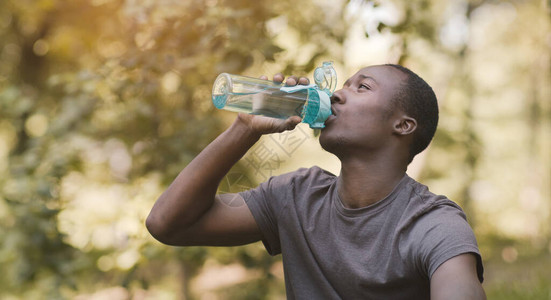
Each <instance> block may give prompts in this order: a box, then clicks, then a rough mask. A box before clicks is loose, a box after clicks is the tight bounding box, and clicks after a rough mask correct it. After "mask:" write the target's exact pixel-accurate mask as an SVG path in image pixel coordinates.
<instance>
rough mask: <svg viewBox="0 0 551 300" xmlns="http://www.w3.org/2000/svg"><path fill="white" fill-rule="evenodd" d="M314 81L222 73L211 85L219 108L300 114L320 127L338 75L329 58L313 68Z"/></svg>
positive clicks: (280, 115)
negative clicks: (290, 82)
mask: <svg viewBox="0 0 551 300" xmlns="http://www.w3.org/2000/svg"><path fill="white" fill-rule="evenodd" d="M314 81H315V82H316V84H311V85H297V86H293V87H287V86H285V85H284V84H281V83H275V82H273V81H269V80H262V79H258V78H252V77H246V76H240V75H233V74H228V73H222V74H220V75H218V77H217V78H216V80H215V82H214V85H213V88H212V102H213V103H214V106H216V107H217V108H219V109H224V110H228V111H234V112H244V113H249V114H256V115H263V116H268V117H272V118H280V119H286V118H288V117H290V116H300V117H302V121H303V122H304V123H308V124H309V125H310V127H312V128H323V127H324V126H325V125H324V124H323V123H324V122H325V120H326V119H327V118H328V117H329V115H331V101H330V98H329V97H331V95H332V93H333V91H334V90H335V87H336V85H337V75H336V72H335V70H334V68H333V64H332V63H330V62H324V63H323V65H322V66H321V67H319V68H317V69H316V70H315V72H314Z"/></svg>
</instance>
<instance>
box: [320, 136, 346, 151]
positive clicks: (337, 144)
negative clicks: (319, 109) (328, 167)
mask: <svg viewBox="0 0 551 300" xmlns="http://www.w3.org/2000/svg"><path fill="white" fill-rule="evenodd" d="M319 142H320V145H321V148H323V149H324V150H325V151H327V152H329V153H333V154H337V152H340V151H342V150H344V147H346V142H345V140H344V138H342V137H339V136H337V137H335V136H333V137H332V136H329V135H328V134H324V131H322V132H321V134H320V137H319Z"/></svg>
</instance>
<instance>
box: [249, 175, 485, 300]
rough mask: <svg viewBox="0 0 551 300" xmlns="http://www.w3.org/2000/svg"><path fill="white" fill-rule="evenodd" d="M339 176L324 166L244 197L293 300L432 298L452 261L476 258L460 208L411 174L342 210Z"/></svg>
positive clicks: (276, 181) (280, 179) (281, 179)
mask: <svg viewBox="0 0 551 300" xmlns="http://www.w3.org/2000/svg"><path fill="white" fill-rule="evenodd" d="M336 179H337V177H336V176H335V175H333V174H331V173H329V172H327V171H324V170H322V169H320V168H319V167H313V168H310V169H299V170H297V171H295V172H292V173H288V174H284V175H281V176H276V177H272V178H270V179H269V180H268V181H267V182H264V183H262V184H260V186H258V187H257V188H255V189H252V190H249V191H245V192H242V193H241V195H242V196H243V198H244V199H245V201H246V203H247V205H248V207H249V209H250V210H251V212H252V214H253V216H254V218H255V220H256V223H257V224H258V226H259V228H260V230H261V231H262V234H263V243H264V245H265V247H266V249H267V250H268V252H269V253H270V254H271V255H276V254H279V253H281V254H282V257H283V266H284V274H285V285H286V290H287V297H288V299H429V298H430V281H429V280H430V277H431V276H432V274H433V273H434V271H435V270H436V269H437V268H438V266H440V265H441V264H442V263H443V262H445V261H446V260H448V259H450V258H452V257H454V256H457V255H459V254H462V253H474V254H475V255H476V257H477V261H478V262H477V271H478V276H479V280H480V281H481V282H482V280H483V277H482V274H483V267H482V260H481V257H480V253H479V250H478V246H477V243H476V238H475V236H474V234H473V231H472V229H471V228H470V226H469V224H468V223H467V221H466V218H465V214H464V213H463V211H462V210H461V208H460V207H459V206H457V205H456V204H455V203H454V202H452V201H450V200H448V199H447V198H446V197H444V196H438V195H435V194H433V193H431V192H429V190H428V189H427V187H426V186H424V185H422V184H420V183H418V182H416V181H415V180H413V179H412V178H410V177H409V176H407V175H405V176H404V178H402V180H401V181H400V183H399V184H398V185H397V186H396V187H395V188H394V190H393V191H392V192H391V193H390V194H389V195H388V196H387V197H386V198H385V199H383V200H381V201H379V202H377V203H375V204H373V205H370V206H367V207H363V208H359V209H349V208H346V207H344V205H343V204H342V202H341V200H340V199H339V196H338V194H337V188H336V186H337V184H336V182H337V180H336Z"/></svg>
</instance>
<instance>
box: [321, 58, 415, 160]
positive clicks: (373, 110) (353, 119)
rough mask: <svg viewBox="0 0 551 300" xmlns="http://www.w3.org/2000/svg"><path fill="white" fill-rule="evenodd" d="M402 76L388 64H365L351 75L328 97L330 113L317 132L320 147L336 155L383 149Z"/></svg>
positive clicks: (402, 79) (393, 115) (387, 138)
mask: <svg viewBox="0 0 551 300" xmlns="http://www.w3.org/2000/svg"><path fill="white" fill-rule="evenodd" d="M406 78H407V76H406V75H405V74H404V73H402V72H401V71H399V70H397V69H395V68H393V67H390V66H372V67H367V68H364V69H361V70H360V71H358V72H357V73H356V74H354V76H352V77H351V78H349V79H348V80H347V81H346V82H345V83H344V85H343V88H342V89H341V90H338V91H336V92H335V93H334V94H333V97H332V98H331V102H332V104H331V109H332V111H333V115H331V116H330V117H329V118H328V119H327V121H326V122H325V126H326V127H325V128H324V129H323V130H322V131H321V135H320V144H321V146H322V147H323V148H324V149H325V150H327V151H329V152H331V153H334V154H337V156H338V154H351V153H354V152H358V153H369V152H372V151H376V150H377V149H384V146H385V144H386V143H388V142H389V141H390V139H391V137H392V135H393V130H392V129H393V123H394V121H395V120H396V116H397V115H398V113H399V112H398V111H396V109H394V108H393V106H392V105H391V101H392V98H393V97H394V94H395V93H396V91H397V90H398V89H399V88H400V84H401V83H402V82H403V81H404V80H406ZM366 151H367V152H366Z"/></svg>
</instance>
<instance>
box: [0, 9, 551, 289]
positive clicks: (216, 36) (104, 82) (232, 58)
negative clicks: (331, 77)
mask: <svg viewBox="0 0 551 300" xmlns="http://www.w3.org/2000/svg"><path fill="white" fill-rule="evenodd" d="M550 20H551V7H550V2H549V1H547V0H510V1H496V0H494V1H492V0H409V1H405V0H404V1H398V0H380V1H360V0H350V1H345V0H336V1H331V0H319V1H314V0H301V1H290V0H279V1H246V0H71V1H64V0H2V1H0V270H1V271H0V298H2V299H284V298H285V291H284V286H283V273H282V267H281V261H280V258H279V257H270V256H268V255H267V254H266V252H265V250H264V249H263V246H262V245H261V244H260V243H256V244H252V245H248V246H243V247H234V248H208V247H191V248H175V247H168V246H164V245H162V244H160V243H158V242H156V241H155V240H154V239H153V238H151V237H150V236H149V234H148V233H147V231H146V229H145V226H144V220H145V218H146V216H147V214H148V212H149V209H150V208H151V206H152V205H153V203H154V201H155V200H156V198H157V197H158V196H159V195H160V193H161V192H162V191H163V190H164V189H165V188H166V187H167V185H168V184H169V183H170V182H171V181H172V179H173V178H174V177H175V176H176V175H177V174H178V172H179V171H180V170H181V169H182V168H183V167H184V166H186V164H188V163H189V162H190V161H191V160H192V159H193V157H194V156H195V155H197V154H198V153H199V152H200V151H201V149H203V148H204V147H205V146H206V145H207V144H208V143H209V142H210V141H211V140H213V139H214V138H215V137H216V136H217V135H218V134H220V133H221V132H222V131H223V130H224V129H225V128H226V127H227V126H228V125H229V124H230V123H231V121H232V120H233V118H234V117H235V114H233V113H230V112H225V111H217V110H216V109H215V108H214V107H213V105H212V104H211V100H210V91H211V87H212V83H213V81H214V79H215V78H216V76H217V75H218V74H219V73H221V72H228V73H234V74H244V75H249V76H255V77H257V76H260V75H263V74H265V75H270V76H271V75H272V74H275V73H276V72H280V71H282V72H283V73H284V74H297V75H304V76H309V77H311V73H312V70H313V69H314V68H315V67H316V66H317V65H319V64H321V62H323V61H326V60H327V61H333V62H334V64H335V66H336V68H337V72H338V74H339V78H340V83H339V86H342V82H344V79H346V78H348V77H349V76H351V75H352V74H354V73H355V71H356V70H357V69H359V68H360V67H362V66H366V65H370V64H381V63H400V64H403V65H405V66H407V67H409V68H411V69H412V70H414V71H416V72H417V73H418V74H420V75H421V77H423V78H424V79H425V80H426V81H428V82H429V83H430V84H431V85H432V86H433V88H434V90H435V92H436V94H437V96H438V98H439V101H440V109H441V119H440V125H439V129H438V132H437V134H436V137H435V140H434V142H433V143H432V145H431V146H430V147H429V148H428V149H427V150H426V151H425V152H424V153H423V154H422V155H420V156H419V157H417V158H416V159H415V161H414V163H413V164H412V165H411V166H410V169H409V170H408V172H409V174H410V175H411V176H412V177H414V178H416V179H418V180H420V181H421V182H424V183H425V184H427V185H429V186H430V187H431V189H432V190H433V191H434V192H436V193H440V194H445V195H447V196H448V197H449V198H451V199H452V200H454V201H455V202H457V203H458V204H460V205H461V206H462V207H463V208H464V210H465V211H466V212H467V214H468V218H469V222H470V224H471V225H472V226H473V228H474V230H475V233H476V235H477V239H478V242H479V245H480V249H481V251H482V255H483V259H484V264H485V269H486V272H485V278H486V280H485V282H484V287H485V289H486V292H487V294H488V297H489V299H551V97H550V96H551V93H550V90H551V80H550V77H551V63H550V62H551V60H550V53H551V51H550V48H551V30H550V29H551V26H550V24H551V22H550ZM314 164H316V165H319V166H321V167H324V168H326V169H328V170H330V171H332V172H334V173H337V174H338V172H339V162H338V161H337V160H336V158H334V157H332V156H331V155H329V154H327V153H325V152H323V150H322V149H321V147H320V146H319V144H318V140H317V135H316V133H315V132H313V131H312V130H310V129H309V128H308V127H307V126H306V127H305V126H303V125H300V126H299V127H298V128H297V129H295V131H293V132H291V133H286V134H281V135H273V136H269V137H264V138H263V139H262V140H261V141H260V142H259V143H258V144H257V145H256V146H255V147H254V148H253V149H251V151H250V152H249V153H248V154H247V155H246V156H245V157H244V158H243V160H242V161H241V162H240V163H239V164H238V165H237V166H236V167H235V168H234V169H233V170H232V171H231V172H230V174H228V176H227V177H226V178H225V179H224V181H223V182H222V184H221V186H220V192H235V191H239V190H243V189H246V188H250V187H253V186H255V185H256V184H258V183H259V182H261V181H263V180H265V179H266V178H267V177H269V176H271V175H277V174H281V173H283V172H287V171H290V170H294V169H296V168H298V167H309V166H312V165H314Z"/></svg>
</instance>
